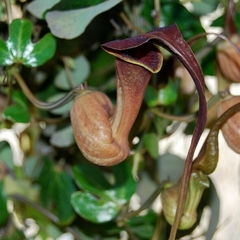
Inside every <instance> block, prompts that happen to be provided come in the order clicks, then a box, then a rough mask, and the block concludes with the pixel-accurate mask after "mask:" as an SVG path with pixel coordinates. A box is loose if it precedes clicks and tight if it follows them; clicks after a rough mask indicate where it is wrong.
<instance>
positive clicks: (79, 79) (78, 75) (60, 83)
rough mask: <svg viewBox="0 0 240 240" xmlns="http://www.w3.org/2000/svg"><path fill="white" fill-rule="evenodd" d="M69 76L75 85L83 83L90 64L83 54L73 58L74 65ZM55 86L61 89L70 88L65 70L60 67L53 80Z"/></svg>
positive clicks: (88, 72)
mask: <svg viewBox="0 0 240 240" xmlns="http://www.w3.org/2000/svg"><path fill="white" fill-rule="evenodd" d="M70 73H71V77H72V79H73V81H74V83H75V85H77V86H78V85H80V84H81V83H83V82H84V81H85V80H86V79H87V77H88V76H89V74H90V64H89V62H88V60H87V59H86V57H85V56H83V55H80V56H78V57H77V58H75V59H74V66H73V68H72V69H70ZM54 84H55V86H56V87H58V88H60V89H62V90H70V89H71V86H70V84H69V82H68V80H67V76H66V71H65V70H64V69H61V70H60V72H59V73H58V75H57V76H56V78H55V80H54Z"/></svg>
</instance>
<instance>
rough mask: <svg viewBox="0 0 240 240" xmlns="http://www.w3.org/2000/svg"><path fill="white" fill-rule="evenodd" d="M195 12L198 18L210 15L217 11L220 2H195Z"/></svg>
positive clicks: (215, 0)
mask: <svg viewBox="0 0 240 240" xmlns="http://www.w3.org/2000/svg"><path fill="white" fill-rule="evenodd" d="M192 5H193V12H194V13H195V14H197V15H198V16H202V15H206V14H208V13H212V12H214V11H215V10H216V8H217V6H218V5H219V1H218V0H212V1H208V0H201V1H193V3H192Z"/></svg>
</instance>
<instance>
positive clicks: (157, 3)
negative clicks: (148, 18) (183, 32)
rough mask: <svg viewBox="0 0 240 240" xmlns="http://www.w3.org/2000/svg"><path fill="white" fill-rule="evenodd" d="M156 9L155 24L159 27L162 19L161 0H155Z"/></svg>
mask: <svg viewBox="0 0 240 240" xmlns="http://www.w3.org/2000/svg"><path fill="white" fill-rule="evenodd" d="M154 11H155V15H154V24H155V26H157V27H159V26H160V21H161V17H160V0H154Z"/></svg>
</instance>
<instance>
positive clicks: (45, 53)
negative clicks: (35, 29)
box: [0, 19, 56, 67]
mask: <svg viewBox="0 0 240 240" xmlns="http://www.w3.org/2000/svg"><path fill="white" fill-rule="evenodd" d="M31 33H32V24H31V22H30V21H29V20H24V19H15V20H14V21H12V23H11V24H10V33H9V38H8V40H7V41H6V42H4V41H3V40H1V39H0V51H1V56H0V65H11V64H13V63H21V64H23V65H25V66H28V67H36V66H40V65H42V64H43V63H45V62H46V61H47V60H49V59H50V58H52V56H53V55H54V53H55V49H56V42H55V39H54V37H53V36H52V35H51V34H50V33H48V34H46V35H45V36H44V37H43V38H42V39H41V40H39V41H38V42H37V43H32V42H31Z"/></svg>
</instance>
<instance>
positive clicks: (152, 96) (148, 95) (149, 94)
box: [144, 85, 158, 107]
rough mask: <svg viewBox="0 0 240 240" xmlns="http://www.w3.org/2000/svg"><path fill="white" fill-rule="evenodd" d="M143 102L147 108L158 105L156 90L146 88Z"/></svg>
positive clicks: (150, 87)
mask: <svg viewBox="0 0 240 240" xmlns="http://www.w3.org/2000/svg"><path fill="white" fill-rule="evenodd" d="M144 100H145V102H146V104H147V105H148V106H149V107H155V106H157V104H158V92H157V90H156V89H155V88H154V87H152V86H150V85H149V86H147V89H146V92H145V95H144Z"/></svg>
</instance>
